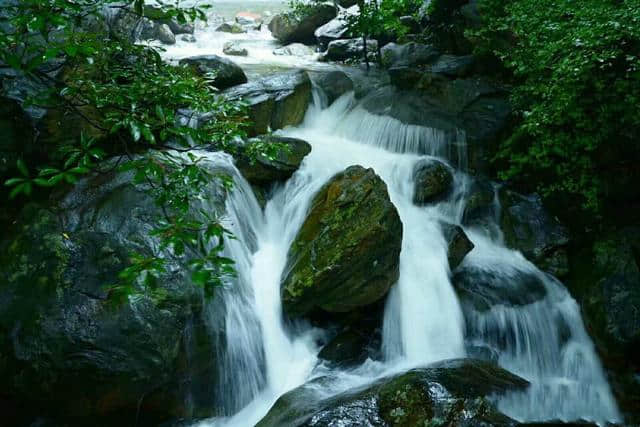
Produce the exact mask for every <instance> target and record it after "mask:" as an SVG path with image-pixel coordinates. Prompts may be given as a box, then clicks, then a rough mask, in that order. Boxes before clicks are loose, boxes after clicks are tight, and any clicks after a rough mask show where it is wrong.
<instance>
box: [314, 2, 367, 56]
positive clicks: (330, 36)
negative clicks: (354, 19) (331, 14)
mask: <svg viewBox="0 0 640 427" xmlns="http://www.w3.org/2000/svg"><path fill="white" fill-rule="evenodd" d="M359 11H360V8H359V7H358V6H353V7H349V8H348V9H345V10H341V11H340V13H339V14H338V16H337V17H335V18H334V19H332V20H331V21H329V22H327V23H326V24H324V25H323V26H321V27H320V28H318V29H317V30H316V31H315V33H314V34H315V36H316V39H317V40H318V44H319V45H320V47H321V48H322V49H326V48H327V46H328V45H329V43H331V42H332V41H334V40H340V39H345V38H349V37H348V32H349V27H348V25H347V19H348V18H349V17H350V16H355V15H357V14H358V13H359Z"/></svg>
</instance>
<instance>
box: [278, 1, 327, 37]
mask: <svg viewBox="0 0 640 427" xmlns="http://www.w3.org/2000/svg"><path fill="white" fill-rule="evenodd" d="M336 14H337V11H336V7H335V5H334V4H333V2H320V3H312V4H309V5H308V6H307V7H305V8H304V10H303V11H289V12H285V13H282V14H279V15H276V16H274V17H273V19H272V20H271V22H270V23H269V30H271V33H272V34H273V37H275V38H276V39H277V40H278V41H280V42H281V43H284V44H287V43H293V42H300V43H313V42H314V32H315V31H316V29H318V28H319V27H321V26H323V25H324V24H326V23H327V22H329V21H331V20H332V19H333V18H335V17H336Z"/></svg>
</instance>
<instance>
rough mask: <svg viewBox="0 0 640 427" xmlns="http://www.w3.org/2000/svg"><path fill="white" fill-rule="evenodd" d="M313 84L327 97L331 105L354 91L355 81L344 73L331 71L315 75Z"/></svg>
mask: <svg viewBox="0 0 640 427" xmlns="http://www.w3.org/2000/svg"><path fill="white" fill-rule="evenodd" d="M313 82H314V83H315V84H316V86H318V87H319V88H320V89H322V92H323V93H324V94H325V95H326V96H327V102H328V103H329V105H331V104H332V103H333V101H335V100H336V99H338V98H340V97H341V96H342V95H344V94H345V93H348V92H351V91H353V90H354V86H353V80H351V79H350V78H349V76H347V75H346V74H345V73H344V72H342V71H330V72H328V73H322V72H321V73H318V74H316V75H314V77H313Z"/></svg>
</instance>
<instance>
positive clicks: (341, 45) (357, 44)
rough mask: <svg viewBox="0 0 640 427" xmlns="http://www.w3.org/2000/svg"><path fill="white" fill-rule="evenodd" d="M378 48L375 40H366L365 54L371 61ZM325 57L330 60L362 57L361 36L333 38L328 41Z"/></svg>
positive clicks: (362, 45) (362, 44)
mask: <svg viewBox="0 0 640 427" xmlns="http://www.w3.org/2000/svg"><path fill="white" fill-rule="evenodd" d="M377 49H378V42H377V41H376V40H367V54H368V55H369V60H370V61H373V60H374V58H375V52H376V51H377ZM325 58H326V59H328V60H330V61H345V60H348V59H359V58H364V43H363V41H362V38H356V39H345V40H334V41H332V42H331V43H329V46H328V47H327V52H326V54H325Z"/></svg>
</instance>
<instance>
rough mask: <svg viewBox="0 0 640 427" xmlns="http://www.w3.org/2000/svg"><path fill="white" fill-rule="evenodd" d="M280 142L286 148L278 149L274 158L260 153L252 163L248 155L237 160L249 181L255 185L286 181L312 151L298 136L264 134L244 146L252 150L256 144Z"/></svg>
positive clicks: (247, 149)
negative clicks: (287, 136)
mask: <svg viewBox="0 0 640 427" xmlns="http://www.w3.org/2000/svg"><path fill="white" fill-rule="evenodd" d="M271 143H278V144H282V145H284V150H278V152H277V154H275V156H274V157H273V158H269V157H268V156H267V155H265V154H259V155H258V156H257V157H256V159H255V161H254V162H253V163H251V162H250V161H249V158H248V157H247V156H246V155H242V156H240V157H239V159H238V160H237V161H236V167H237V168H238V169H239V170H240V172H241V173H242V175H243V176H244V177H245V179H246V180H247V181H249V182H250V183H251V184H255V185H269V184H272V183H274V182H277V181H286V180H287V179H289V178H290V177H291V175H293V173H294V172H295V171H297V170H298V168H299V167H300V164H301V163H302V160H303V159H304V158H305V157H306V156H307V154H309V153H310V152H311V145H309V143H308V142H306V141H303V140H301V139H296V138H285V137H282V136H274V135H271V136H264V137H258V138H255V139H253V140H250V141H249V143H248V144H247V145H246V146H245V147H244V149H245V150H246V152H251V151H252V147H256V146H257V145H256V144H271Z"/></svg>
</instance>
